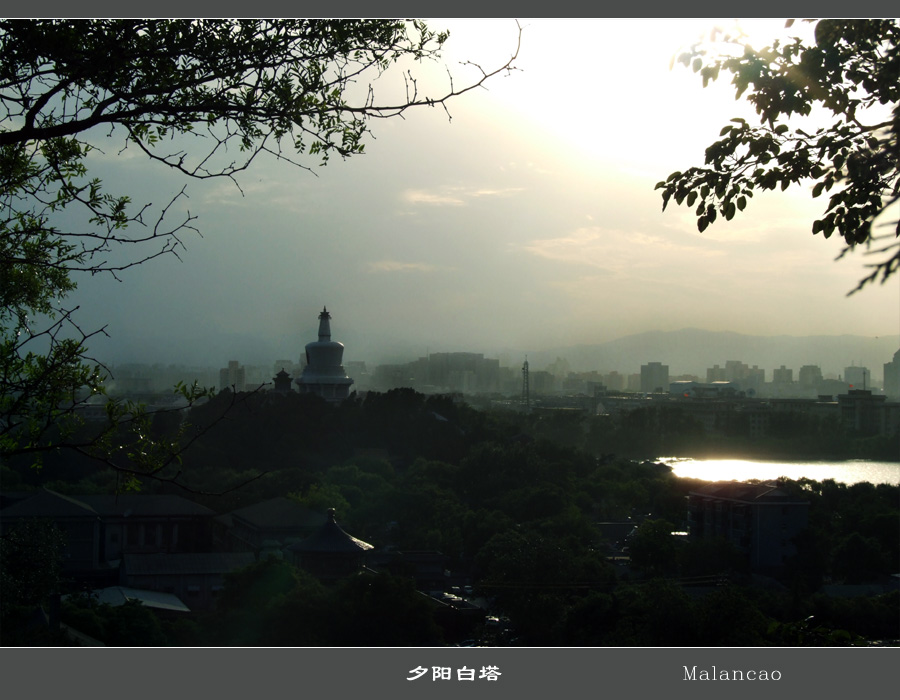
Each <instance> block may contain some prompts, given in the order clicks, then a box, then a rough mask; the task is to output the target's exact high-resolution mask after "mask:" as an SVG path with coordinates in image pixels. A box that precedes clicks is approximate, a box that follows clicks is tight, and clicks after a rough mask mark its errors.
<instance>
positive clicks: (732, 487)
mask: <svg viewBox="0 0 900 700" xmlns="http://www.w3.org/2000/svg"><path fill="white" fill-rule="evenodd" d="M691 495H692V496H708V497H710V498H721V499H727V500H732V501H744V502H747V503H750V502H753V503H805V501H795V500H794V499H793V498H792V497H791V495H790V494H789V493H787V492H786V491H784V490H783V489H780V488H778V487H777V486H774V485H773V484H748V483H745V482H742V481H716V482H714V483H711V484H707V485H705V486H703V487H701V488H700V489H698V490H697V491H691Z"/></svg>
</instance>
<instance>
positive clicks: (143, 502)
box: [78, 493, 215, 517]
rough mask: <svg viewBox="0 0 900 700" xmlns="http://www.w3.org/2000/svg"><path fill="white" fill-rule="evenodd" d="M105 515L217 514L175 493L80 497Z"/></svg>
mask: <svg viewBox="0 0 900 700" xmlns="http://www.w3.org/2000/svg"><path fill="white" fill-rule="evenodd" d="M78 498H79V499H80V500H81V501H83V502H84V503H87V504H88V505H90V506H91V507H93V508H94V510H96V511H97V512H98V513H100V514H101V515H105V516H119V517H129V516H142V517H151V516H174V515H199V516H203V515H215V511H213V510H211V509H210V508H207V507H206V506H203V505H200V504H199V503H194V502H193V501H190V500H188V499H187V498H183V497H181V496H175V495H165V494H164V495H160V494H151V493H120V494H101V495H90V496H79V497H78Z"/></svg>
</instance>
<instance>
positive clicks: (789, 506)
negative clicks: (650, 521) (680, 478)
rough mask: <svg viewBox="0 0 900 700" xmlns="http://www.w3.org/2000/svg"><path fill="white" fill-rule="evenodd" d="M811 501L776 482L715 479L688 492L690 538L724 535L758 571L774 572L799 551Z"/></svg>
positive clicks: (709, 537)
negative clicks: (802, 498) (780, 486)
mask: <svg viewBox="0 0 900 700" xmlns="http://www.w3.org/2000/svg"><path fill="white" fill-rule="evenodd" d="M808 520H809V503H808V502H807V501H800V500H797V499H795V498H793V497H792V496H791V495H790V494H788V493H787V492H785V491H783V490H782V489H780V488H779V487H778V486H775V485H772V484H747V483H741V482H736V481H732V482H717V483H712V484H708V485H706V486H703V487H702V488H700V489H699V490H697V491H691V492H690V494H689V495H688V522H689V524H690V537H691V539H698V540H703V539H707V540H709V539H716V538H721V539H724V540H726V541H727V542H730V543H731V544H733V545H734V546H735V547H736V548H737V549H738V550H740V551H741V552H744V553H745V554H746V555H747V557H748V560H749V563H750V568H751V569H752V570H753V571H756V572H775V571H777V570H778V569H780V568H781V567H783V566H784V565H785V564H786V563H787V560H788V559H789V558H790V557H791V556H793V555H794V554H796V553H797V547H796V544H795V541H794V538H795V537H796V536H797V535H799V534H800V533H801V532H802V531H803V530H805V529H806V527H807V524H808Z"/></svg>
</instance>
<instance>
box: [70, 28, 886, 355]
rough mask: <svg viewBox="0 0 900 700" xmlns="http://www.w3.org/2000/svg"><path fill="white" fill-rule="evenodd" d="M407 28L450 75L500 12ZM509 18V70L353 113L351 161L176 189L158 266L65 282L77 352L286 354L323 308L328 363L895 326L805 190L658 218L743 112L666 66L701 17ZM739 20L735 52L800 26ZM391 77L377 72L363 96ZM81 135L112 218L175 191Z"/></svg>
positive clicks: (256, 169) (426, 77) (726, 89)
mask: <svg viewBox="0 0 900 700" xmlns="http://www.w3.org/2000/svg"><path fill="white" fill-rule="evenodd" d="M430 24H431V26H432V27H433V28H434V29H442V28H445V27H446V28H449V29H450V30H451V36H450V39H449V41H448V43H447V46H446V50H445V55H444V58H445V63H446V66H447V68H449V70H450V71H451V72H452V73H453V74H454V80H455V81H456V82H457V84H459V83H462V82H463V81H465V80H466V76H467V75H469V76H471V75H472V73H471V69H467V68H466V67H464V66H460V65H459V61H463V60H470V61H473V62H476V63H480V64H482V65H483V66H484V67H485V68H486V69H490V68H492V67H495V66H497V65H501V64H502V63H503V62H505V61H506V60H507V58H508V57H509V55H510V54H511V53H512V52H513V51H514V50H515V45H516V40H517V31H518V30H517V26H516V23H515V21H513V20H502V21H500V20H494V21H483V20H453V21H440V20H435V21H432V22H431V23H430ZM521 24H522V26H523V28H524V29H523V32H522V46H521V51H520V54H519V58H518V60H517V61H516V62H515V65H516V66H517V67H518V68H519V70H518V71H515V72H514V73H512V74H511V75H509V76H497V77H495V78H493V79H491V80H490V81H489V82H488V84H487V87H488V89H487V90H478V91H475V92H472V93H468V94H466V95H464V96H462V97H461V98H459V99H457V100H455V101H452V102H451V103H450V104H449V110H450V114H451V116H452V120H448V118H447V115H446V113H445V112H444V111H443V110H442V109H441V108H434V109H421V110H417V111H413V112H409V113H408V114H407V115H406V118H405V119H402V120H401V119H392V120H387V121H383V122H373V123H372V124H371V128H372V135H373V136H374V138H370V139H368V141H367V144H366V151H367V154H366V155H364V156H359V157H354V158H352V159H349V160H347V161H339V160H338V161H332V162H331V163H330V164H329V165H328V166H327V167H324V168H319V167H317V166H316V165H315V164H314V163H310V164H311V165H312V167H313V170H314V172H315V174H312V173H310V172H308V171H306V170H302V169H298V168H296V167H291V166H289V165H286V164H284V163H277V162H275V161H273V160H271V159H269V160H259V161H257V162H256V163H255V164H254V165H253V166H252V167H251V169H250V170H249V171H248V172H246V173H243V175H241V176H240V177H239V179H238V181H239V183H240V185H241V188H242V190H243V193H242V192H241V190H239V189H238V188H237V187H236V186H235V185H234V184H233V183H231V182H230V181H228V180H219V181H208V182H188V183H187V184H188V190H187V192H188V195H189V199H182V200H180V201H179V203H178V204H177V205H176V209H177V208H179V207H180V208H181V209H185V208H186V209H189V210H190V213H191V214H192V215H196V216H198V217H199V219H198V221H197V222H196V225H197V226H198V228H199V229H200V231H201V232H202V234H203V237H202V238H201V237H200V236H197V235H187V236H185V237H184V241H185V244H186V250H184V251H181V253H180V257H181V260H180V261H179V260H177V259H175V258H174V257H171V256H169V257H164V258H161V259H157V260H153V261H151V262H148V263H147V264H145V265H142V266H140V267H137V268H133V269H131V270H128V271H126V272H125V273H123V274H122V280H121V282H116V281H115V280H112V279H111V278H108V277H99V276H98V277H94V278H81V279H79V280H78V283H79V290H78V291H77V292H76V293H75V294H74V296H73V299H74V301H75V302H76V303H78V304H80V305H81V311H80V312H79V313H80V314H81V316H80V320H81V323H82V326H83V327H84V328H85V329H86V330H91V329H93V328H96V327H100V326H106V327H107V332H108V334H109V336H110V338H108V339H106V338H96V339H94V340H93V341H92V343H91V349H92V351H93V354H94V355H95V356H96V357H97V358H98V359H101V360H106V361H111V362H128V361H133V362H164V363H185V364H198V365H209V366H222V365H224V364H225V363H226V362H227V361H228V360H229V359H237V360H239V361H241V362H247V363H266V362H271V361H273V360H275V359H282V358H297V357H298V356H299V355H300V353H301V352H302V348H303V345H304V344H305V343H306V342H308V341H310V340H313V339H314V338H315V333H316V329H317V324H318V322H317V318H316V317H317V314H318V312H319V311H320V310H321V309H322V307H323V306H327V307H328V309H329V311H330V312H331V313H332V316H333V320H332V330H333V334H334V339H336V340H339V341H341V342H343V343H344V344H345V346H346V352H345V354H344V360H345V362H347V361H353V360H367V361H371V362H380V361H389V360H394V359H404V358H405V359H409V358H413V357H416V356H420V355H424V354H425V353H426V352H428V351H431V352H445V351H446V352H450V351H459V350H466V351H473V352H484V353H486V354H492V355H493V356H496V355H497V354H498V353H500V352H502V351H507V352H514V353H519V352H521V353H526V352H529V351H541V350H548V349H552V348H557V347H564V346H569V345H583V344H593V343H603V342H606V341H610V340H614V339H616V338H620V337H623V336H627V335H631V334H636V333H642V332H646V331H655V330H662V331H672V330H678V329H681V328H686V327H691V328H700V329H705V330H711V331H732V332H737V333H742V334H752V335H795V336H803V335H844V334H852V335H863V336H886V335H896V334H897V332H898V329H900V290H898V283H900V280H898V279H897V278H896V277H895V278H893V279H892V280H891V282H889V283H888V284H887V285H871V286H869V287H867V288H866V289H865V290H864V291H862V292H860V293H857V294H855V295H853V296H850V297H848V296H847V292H848V291H849V290H851V289H852V288H853V287H854V286H855V285H856V283H857V282H858V281H859V279H860V278H861V277H863V276H864V275H865V274H866V268H865V267H864V264H865V263H866V262H868V260H867V258H866V257H865V256H864V255H863V254H862V253H861V252H856V253H854V254H852V255H850V256H847V257H846V258H844V259H843V260H840V261H838V262H835V258H836V257H837V256H838V254H839V253H840V252H841V249H842V241H841V240H839V239H838V237H837V236H835V237H833V238H832V239H831V240H824V239H823V238H822V236H821V235H817V236H813V235H812V234H811V224H812V221H813V219H814V218H815V217H816V216H817V215H818V214H821V212H822V211H823V210H824V207H825V206H826V200H825V198H824V197H823V198H819V199H815V200H813V199H811V198H810V197H809V193H808V191H807V190H805V189H803V188H797V189H796V190H789V191H787V192H775V193H767V194H765V195H763V194H760V195H757V196H755V197H754V198H753V199H752V200H751V202H750V205H749V206H748V207H747V210H746V211H745V212H744V213H743V214H741V215H738V216H737V217H735V218H734V219H733V220H732V221H730V222H726V221H724V220H719V221H717V222H716V223H715V224H714V225H712V226H710V227H709V228H708V229H707V230H706V231H705V232H703V233H702V234H701V233H698V231H697V227H696V224H695V221H694V218H693V212H692V210H691V209H688V208H686V207H677V206H675V205H674V203H673V204H672V206H670V208H669V209H668V210H667V211H666V212H662V211H661V204H662V202H661V198H660V195H659V193H658V192H657V191H654V185H655V183H656V182H658V181H660V180H664V179H665V178H666V176H667V175H668V174H669V173H671V172H673V171H675V170H683V169H685V168H687V167H689V166H691V165H701V164H702V162H703V153H704V150H705V148H706V146H707V145H709V144H710V143H712V142H713V141H714V140H715V139H716V138H717V135H718V134H719V130H720V129H721V127H722V126H723V125H724V124H726V123H727V122H728V120H729V119H730V118H732V117H738V116H743V117H746V118H748V119H750V118H753V115H752V111H751V110H750V108H749V107H748V105H746V104H745V103H744V102H736V101H735V99H734V91H733V88H731V86H730V85H729V84H728V78H727V77H723V79H721V80H720V82H719V83H718V84H712V85H710V86H709V87H707V88H705V89H704V88H703V87H702V83H701V80H700V78H699V76H698V75H696V74H694V73H692V72H691V71H690V70H688V69H686V68H684V67H683V66H676V67H675V68H674V69H672V70H670V68H669V63H670V59H671V58H672V56H673V54H675V53H676V52H677V51H678V49H679V48H680V47H682V46H686V45H688V44H690V43H691V42H692V41H694V40H695V39H696V38H697V37H698V36H699V35H700V33H701V32H703V31H704V30H706V31H709V29H711V28H712V27H713V26H714V25H716V24H717V22H715V21H712V20H667V21H650V20H638V21H624V20H587V21H585V20H579V21H565V20H522V21H521ZM718 24H720V25H723V26H726V25H727V26H731V25H732V24H733V21H732V20H728V21H722V22H719V23H718ZM741 24H742V26H744V27H745V28H746V30H747V31H748V33H749V35H750V37H751V38H750V40H751V41H752V42H756V43H759V44H767V43H769V40H770V39H771V37H772V36H774V34H775V33H785V34H787V33H794V34H796V33H798V32H806V31H808V29H807V28H806V27H804V26H797V27H794V28H792V29H791V30H783V24H784V23H783V21H780V20H778V21H774V20H770V21H750V22H741ZM413 70H414V74H415V75H418V76H421V78H420V83H419V89H420V92H422V91H426V92H429V93H435V94H436V93H439V92H441V91H442V90H443V89H445V88H446V85H447V74H446V68H445V67H444V66H443V65H432V66H424V67H414V68H413ZM398 86H402V76H401V75H400V73H399V71H398V72H389V73H387V74H386V75H385V76H383V77H382V78H381V79H380V80H379V81H377V82H376V83H375V85H374V88H375V91H376V94H378V92H379V90H382V89H383V90H385V91H386V92H387V93H388V94H390V93H391V92H392V91H394V90H396V89H397V87H398ZM426 86H427V87H426ZM431 86H435V87H431ZM95 138H96V139H97V142H98V144H100V145H101V146H102V147H103V148H104V150H105V151H106V154H105V156H102V157H101V158H100V161H99V163H98V165H97V166H96V167H97V174H98V175H100V176H101V177H102V178H103V179H104V181H105V182H106V185H107V187H108V188H109V189H110V190H111V191H112V192H114V193H122V194H130V195H131V196H132V199H133V200H134V202H135V204H136V205H138V206H140V205H143V204H145V203H149V202H154V203H156V204H157V205H159V204H160V203H164V202H165V201H168V200H169V199H170V198H171V197H172V196H173V195H174V194H175V193H177V192H178V191H179V190H180V189H181V187H182V186H183V185H184V184H185V183H184V182H183V181H182V180H180V179H179V178H178V177H177V176H176V175H175V174H174V173H173V172H169V171H167V170H165V169H163V168H161V167H158V166H157V165H155V164H150V163H149V162H148V161H147V160H146V158H143V157H141V155H140V154H138V153H137V152H132V151H126V152H125V153H123V154H120V153H119V149H120V147H121V142H120V141H118V140H116V139H115V138H113V139H109V144H111V145H106V146H105V145H104V141H103V139H104V138H105V134H98V135H97V136H96V137H95ZM172 215H173V216H174V215H175V212H173V213H172ZM513 359H514V360H517V359H519V356H518V355H517V356H516V357H514V358H513ZM639 359H640V360H643V361H645V360H651V359H661V360H663V361H666V358H655V357H653V358H651V357H647V358H639ZM726 359H746V360H749V359H750V358H730V357H722V358H721V360H722V361H723V362H724V361H725V360H726ZM810 359H811V360H814V359H815V358H810ZM853 359H854V358H851V357H848V358H847V363H848V364H849V362H850V361H851V360H853ZM889 359H890V356H886V357H884V359H883V361H884V362H887V361H888V360H889ZM607 369H612V368H607ZM675 369H676V368H675V367H673V370H675Z"/></svg>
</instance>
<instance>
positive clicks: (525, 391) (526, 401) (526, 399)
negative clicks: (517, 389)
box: [522, 358, 531, 411]
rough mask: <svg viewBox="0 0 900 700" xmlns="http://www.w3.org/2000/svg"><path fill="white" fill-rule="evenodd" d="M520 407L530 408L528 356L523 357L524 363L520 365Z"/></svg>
mask: <svg viewBox="0 0 900 700" xmlns="http://www.w3.org/2000/svg"><path fill="white" fill-rule="evenodd" d="M522 407H523V408H524V409H525V410H526V411H529V410H531V391H530V388H529V386H528V358H525V364H523V365H522Z"/></svg>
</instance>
